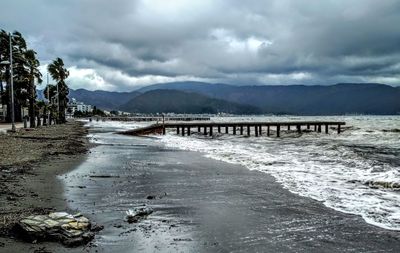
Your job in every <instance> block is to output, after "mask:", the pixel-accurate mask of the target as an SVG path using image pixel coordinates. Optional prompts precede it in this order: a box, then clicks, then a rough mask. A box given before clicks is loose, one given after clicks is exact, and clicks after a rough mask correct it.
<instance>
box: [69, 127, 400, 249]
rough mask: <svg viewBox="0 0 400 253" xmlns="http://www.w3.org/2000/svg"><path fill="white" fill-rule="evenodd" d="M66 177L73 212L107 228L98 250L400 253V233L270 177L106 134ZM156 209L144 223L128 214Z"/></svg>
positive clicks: (151, 142)
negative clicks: (329, 205) (132, 221)
mask: <svg viewBox="0 0 400 253" xmlns="http://www.w3.org/2000/svg"><path fill="white" fill-rule="evenodd" d="M103 137H104V138H103V140H106V141H105V143H104V145H99V146H97V147H94V148H92V149H91V153H90V154H89V155H88V158H87V160H86V161H85V162H83V163H82V164H81V165H80V166H78V168H77V169H76V170H74V171H73V172H71V173H68V174H67V175H65V176H64V181H65V184H66V189H67V190H66V197H67V199H68V200H70V207H71V208H73V209H74V208H76V209H79V210H80V211H82V212H83V213H84V214H88V215H89V217H91V218H92V219H94V220H96V221H97V222H99V223H100V224H103V225H104V226H105V229H104V230H103V231H101V232H100V233H99V235H98V236H97V237H96V239H95V242H94V243H95V244H96V245H97V247H95V248H91V249H89V251H91V252H94V251H95V250H97V251H98V252H399V251H400V234H399V232H396V231H389V230H385V229H381V228H378V227H375V226H372V225H369V224H367V223H366V222H365V221H364V220H363V219H362V218H361V217H359V216H355V215H349V214H344V213H340V212H337V211H335V210H333V209H330V208H327V207H325V206H324V205H323V204H322V203H320V202H318V201H314V200H312V199H309V198H303V197H300V196H298V195H295V194H292V193H290V192H289V191H287V190H286V189H283V188H282V187H281V186H280V185H279V184H278V183H276V182H275V180H274V179H273V178H272V177H271V176H269V175H268V174H265V173H261V172H256V171H249V170H248V169H246V168H244V167H242V166H237V165H232V164H227V163H224V162H219V161H215V160H211V159H207V158H204V157H203V156H202V154H199V153H194V152H187V151H177V150H169V149H165V148H163V147H162V146H160V145H159V144H156V142H155V141H154V140H152V139H147V138H138V137H125V136H124V137H121V136H118V137H117V136H114V135H104V136H103ZM143 204H146V205H148V206H150V207H152V208H153V209H154V210H155V212H154V213H153V214H151V215H150V216H149V217H148V218H147V219H144V220H142V221H140V222H139V223H137V224H129V223H127V222H126V221H125V219H124V218H125V211H126V210H128V209H130V208H132V207H135V206H140V205H143Z"/></svg>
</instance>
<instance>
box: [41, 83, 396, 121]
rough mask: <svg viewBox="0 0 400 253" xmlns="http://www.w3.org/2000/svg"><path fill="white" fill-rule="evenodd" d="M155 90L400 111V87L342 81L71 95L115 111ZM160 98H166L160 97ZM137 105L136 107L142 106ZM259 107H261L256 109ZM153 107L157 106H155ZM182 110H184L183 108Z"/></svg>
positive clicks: (301, 110)
mask: <svg viewBox="0 0 400 253" xmlns="http://www.w3.org/2000/svg"><path fill="white" fill-rule="evenodd" d="M155 90H177V91H184V92H189V93H198V94H201V95H202V96H203V98H204V99H205V98H208V99H209V98H214V99H218V100H224V101H225V102H227V101H228V102H231V103H234V104H235V105H239V104H240V105H247V106H251V107H248V108H252V109H251V110H250V111H257V112H261V113H273V114H296V115H341V114H377V115H385V114H386V115H389V114H400V87H397V88H394V87H391V86H388V85H384V84H374V83H362V84H356V83H342V84H335V85H326V86H320V85H318V86H306V85H288V86H282V85H271V86H233V85H228V84H210V83H201V82H174V83H163V84H155V85H150V86H147V87H144V88H141V89H138V90H137V91H132V92H108V91H88V90H85V89H78V90H71V91H70V95H69V97H75V98H76V99H77V100H78V101H82V102H84V103H87V104H92V105H96V106H97V107H99V108H102V109H107V110H113V109H118V108H122V107H121V106H122V105H125V104H126V103H127V102H128V101H129V102H131V101H132V99H134V98H135V97H137V96H139V95H141V94H142V93H146V92H149V91H155ZM164 93H165V92H164ZM183 94H187V93H183ZM40 95H41V94H40V92H38V97H41V96H40ZM147 96H148V95H147ZM187 96H188V95H187ZM191 96H193V95H191ZM191 96H189V97H188V98H190V97H191ZM160 99H162V98H161V97H160ZM152 101H153V102H154V104H157V102H156V101H155V99H152ZM169 102H172V103H174V101H173V99H170V101H169ZM137 106H138V105H136V107H135V108H139V107H137ZM148 106H151V104H148ZM182 106H183V104H182ZM182 106H180V107H182ZM255 107H256V108H257V109H254V108H255ZM140 108H141V109H143V110H144V111H146V110H147V109H146V108H144V107H140ZM151 109H152V110H153V109H155V108H154V106H152V108H151ZM149 110H150V109H149ZM179 110H182V109H181V108H179ZM171 112H172V111H171Z"/></svg>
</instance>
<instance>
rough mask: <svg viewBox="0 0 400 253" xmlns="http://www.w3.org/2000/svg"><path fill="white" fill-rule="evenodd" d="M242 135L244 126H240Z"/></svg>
mask: <svg viewBox="0 0 400 253" xmlns="http://www.w3.org/2000/svg"><path fill="white" fill-rule="evenodd" d="M240 135H243V126H240Z"/></svg>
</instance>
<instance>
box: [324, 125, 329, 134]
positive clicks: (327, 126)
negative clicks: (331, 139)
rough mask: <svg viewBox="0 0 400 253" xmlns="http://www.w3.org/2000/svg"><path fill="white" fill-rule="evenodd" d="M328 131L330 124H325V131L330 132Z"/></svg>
mask: <svg viewBox="0 0 400 253" xmlns="http://www.w3.org/2000/svg"><path fill="white" fill-rule="evenodd" d="M328 131H329V125H328V124H325V133H326V134H328Z"/></svg>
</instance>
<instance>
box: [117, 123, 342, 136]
mask: <svg viewBox="0 0 400 253" xmlns="http://www.w3.org/2000/svg"><path fill="white" fill-rule="evenodd" d="M344 125H346V122H333V121H289V122H190V123H186V122H174V123H172V122H168V123H165V124H153V125H150V126H147V127H143V128H137V129H133V130H129V131H125V132H121V134H127V135H148V134H165V133H166V130H167V129H175V130H176V134H178V135H182V136H185V135H191V134H192V133H194V132H197V133H201V134H203V135H209V136H212V135H213V134H214V133H225V134H233V135H247V136H251V135H253V136H256V137H258V136H263V135H265V136H271V135H272V134H273V133H274V134H275V136H276V137H280V136H281V132H283V131H284V130H288V131H291V130H294V131H297V132H298V133H301V132H303V131H307V132H310V131H314V132H318V133H321V132H322V131H323V132H325V134H328V133H329V129H332V130H335V131H336V132H337V133H338V134H340V132H341V127H342V126H344Z"/></svg>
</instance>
